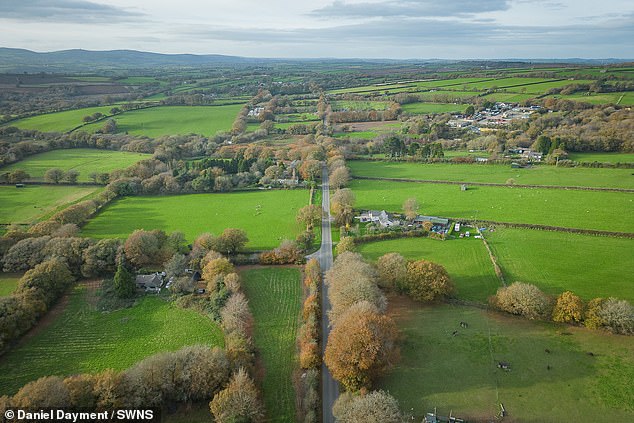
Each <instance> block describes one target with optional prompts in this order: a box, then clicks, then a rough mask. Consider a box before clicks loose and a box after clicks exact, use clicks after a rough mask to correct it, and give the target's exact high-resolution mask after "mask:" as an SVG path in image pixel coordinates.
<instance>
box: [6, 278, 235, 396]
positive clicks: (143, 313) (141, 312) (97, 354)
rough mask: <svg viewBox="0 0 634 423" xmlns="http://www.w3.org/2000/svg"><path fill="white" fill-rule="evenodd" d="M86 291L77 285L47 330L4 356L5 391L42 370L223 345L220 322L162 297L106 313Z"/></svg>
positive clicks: (89, 369) (117, 363)
mask: <svg viewBox="0 0 634 423" xmlns="http://www.w3.org/2000/svg"><path fill="white" fill-rule="evenodd" d="M87 296H88V291H87V289H86V288H84V287H77V288H75V289H74V290H73V291H72V294H71V295H70V300H69V303H68V306H67V308H66V309H65V310H64V311H63V312H62V313H61V314H60V315H59V316H58V317H57V318H56V319H55V321H54V322H52V324H51V325H50V326H49V327H47V328H46V330H43V331H41V332H39V333H37V335H35V336H33V337H31V338H29V339H28V340H26V341H25V342H24V343H22V344H21V345H20V346H18V347H16V348H14V349H12V350H10V351H9V352H8V353H7V354H5V355H4V356H3V357H2V358H1V359H0V392H1V393H2V394H11V393H13V392H15V391H16V390H17V389H18V388H19V387H20V386H22V385H24V384H25V383H27V382H29V381H31V380H35V379H37V378H39V377H41V376H47V375H71V374H75V373H95V372H99V371H101V370H105V369H110V368H112V369H116V370H123V369H125V368H128V367H130V366H132V365H133V364H134V363H136V362H138V361H139V360H141V359H143V358H145V357H147V356H149V355H152V354H155V353H157V352H160V351H174V350H177V349H179V348H181V347H183V346H185V345H196V344H207V345H218V346H223V343H224V341H223V336H222V332H221V330H220V327H219V326H218V325H216V324H214V323H213V322H212V321H211V320H209V319H208V318H207V317H204V316H202V315H200V314H198V313H197V312H195V311H192V310H184V309H181V308H179V307H177V306H175V305H172V304H170V303H169V302H166V301H165V300H164V299H162V298H159V297H154V296H152V297H144V298H142V299H141V300H140V301H139V302H138V304H137V305H135V306H134V307H132V308H128V309H123V310H118V311H114V312H110V313H102V312H100V311H97V310H95V308H94V306H93V305H92V304H91V302H90V301H89V299H88V298H87Z"/></svg>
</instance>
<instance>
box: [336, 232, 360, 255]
mask: <svg viewBox="0 0 634 423" xmlns="http://www.w3.org/2000/svg"><path fill="white" fill-rule="evenodd" d="M355 247H356V246H355V243H354V238H352V237H351V236H344V237H342V238H341V239H340V240H339V242H338V243H337V246H336V247H335V251H336V252H337V254H341V253H345V252H346V251H354V250H355Z"/></svg>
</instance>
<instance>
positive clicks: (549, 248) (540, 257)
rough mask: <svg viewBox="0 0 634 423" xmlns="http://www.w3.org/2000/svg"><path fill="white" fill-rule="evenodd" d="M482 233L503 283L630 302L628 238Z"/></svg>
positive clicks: (631, 247)
mask: <svg viewBox="0 0 634 423" xmlns="http://www.w3.org/2000/svg"><path fill="white" fill-rule="evenodd" d="M485 237H486V239H487V240H488V242H489V245H490V246H491V249H492V250H493V253H494V254H495V255H496V257H497V259H498V263H499V265H500V266H501V268H502V271H503V273H504V275H505V277H506V278H507V279H508V281H509V282H514V281H522V282H527V283H531V284H535V285H537V286H538V287H539V288H541V289H542V290H544V291H545V292H546V293H548V294H551V295H559V294H560V293H562V292H563V291H566V290H570V291H573V292H574V293H575V294H577V295H579V296H580V297H581V298H583V299H584V300H590V299H592V298H596V297H603V298H606V297H617V298H621V299H624V300H628V301H630V302H634V283H632V280H631V278H627V277H624V275H634V240H633V239H628V238H609V237H598V236H592V235H582V234H571V233H561V232H548V231H534V230H526V229H511V228H499V229H497V230H496V231H495V232H485ZM615 252H618V253H615ZM581 263H583V265H582V267H580V266H581Z"/></svg>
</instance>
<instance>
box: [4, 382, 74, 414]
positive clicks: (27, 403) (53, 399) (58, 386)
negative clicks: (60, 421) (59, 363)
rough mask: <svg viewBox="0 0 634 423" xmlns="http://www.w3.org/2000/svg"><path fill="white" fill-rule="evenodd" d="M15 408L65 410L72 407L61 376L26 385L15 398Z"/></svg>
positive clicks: (13, 401)
mask: <svg viewBox="0 0 634 423" xmlns="http://www.w3.org/2000/svg"><path fill="white" fill-rule="evenodd" d="M12 403H13V406H14V407H17V408H22V409H31V410H37V409H40V408H64V407H68V406H69V405H70V395H69V392H68V388H67V387H66V385H64V381H63V379H62V378H61V377H59V376H46V377H42V378H40V379H37V380H36V381H33V382H30V383H28V384H26V385H24V386H23V387H22V388H21V389H20V390H19V391H18V392H17V394H15V395H14V396H13V400H12Z"/></svg>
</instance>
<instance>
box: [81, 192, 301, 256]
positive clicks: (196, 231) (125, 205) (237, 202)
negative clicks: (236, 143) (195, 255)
mask: <svg viewBox="0 0 634 423" xmlns="http://www.w3.org/2000/svg"><path fill="white" fill-rule="evenodd" d="M307 204H308V191H307V190H301V189H298V190H284V191H264V190H260V191H250V192H233V193H217V194H187V195H166V196H159V197H127V198H122V199H120V200H116V201H115V202H113V203H112V204H111V205H109V206H107V207H106V208H104V209H103V210H102V211H101V213H99V214H98V215H97V216H96V217H94V218H93V219H91V220H90V221H89V222H88V224H86V226H84V227H83V229H82V234H83V235H84V236H89V237H93V238H125V237H127V236H128V235H129V234H131V233H132V232H133V231H134V230H135V229H146V230H151V229H162V230H164V231H166V232H172V231H181V232H183V233H184V234H185V237H186V238H187V239H188V240H189V241H193V240H194V239H195V238H196V237H197V236H198V235H200V234H202V233H204V232H211V233H214V234H219V233H220V232H222V230H223V229H225V228H240V229H243V230H245V231H246V232H247V236H248V237H249V243H248V244H247V248H249V249H251V250H264V249H272V248H275V247H277V246H278V245H279V244H280V242H281V241H282V240H284V239H295V236H296V235H297V234H298V233H299V232H300V231H301V228H300V226H299V225H298V224H297V223H296V222H295V215H296V214H297V210H299V209H300V208H301V207H303V206H305V205H307ZM282 205H283V206H282Z"/></svg>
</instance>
